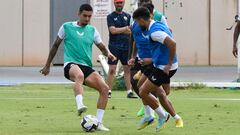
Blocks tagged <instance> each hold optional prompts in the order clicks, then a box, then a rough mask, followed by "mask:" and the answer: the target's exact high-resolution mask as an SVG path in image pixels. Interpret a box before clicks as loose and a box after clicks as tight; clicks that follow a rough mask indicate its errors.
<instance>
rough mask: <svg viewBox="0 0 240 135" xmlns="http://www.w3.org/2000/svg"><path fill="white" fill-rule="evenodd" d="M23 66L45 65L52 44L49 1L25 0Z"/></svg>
mask: <svg viewBox="0 0 240 135" xmlns="http://www.w3.org/2000/svg"><path fill="white" fill-rule="evenodd" d="M23 13H24V17H23V18H24V26H23V34H24V35H23V65H24V66H32V65H43V64H45V62H46V59H47V56H48V52H49V43H50V16H49V14H50V4H49V0H24V12H23Z"/></svg>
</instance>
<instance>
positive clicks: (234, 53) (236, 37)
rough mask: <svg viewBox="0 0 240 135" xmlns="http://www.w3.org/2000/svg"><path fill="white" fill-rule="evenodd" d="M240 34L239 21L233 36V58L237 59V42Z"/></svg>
mask: <svg viewBox="0 0 240 135" xmlns="http://www.w3.org/2000/svg"><path fill="white" fill-rule="evenodd" d="M239 33H240V22H239V21H238V23H237V25H236V27H235V30H234V35H233V50H232V53H233V56H234V57H236V58H237V56H238V49H237V40H238V36H239Z"/></svg>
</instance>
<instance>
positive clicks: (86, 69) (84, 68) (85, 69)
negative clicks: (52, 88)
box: [64, 62, 95, 80]
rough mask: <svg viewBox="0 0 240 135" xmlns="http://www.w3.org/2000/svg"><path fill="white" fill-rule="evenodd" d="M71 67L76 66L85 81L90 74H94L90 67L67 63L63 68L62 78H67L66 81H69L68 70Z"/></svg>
mask: <svg viewBox="0 0 240 135" xmlns="http://www.w3.org/2000/svg"><path fill="white" fill-rule="evenodd" d="M73 65H77V66H78V67H79V68H80V69H81V70H82V72H83V75H84V79H86V78H87V77H88V76H89V75H90V74H92V73H93V72H95V70H94V69H92V68H91V67H88V66H84V65H80V64H76V63H72V62H71V63H68V64H67V65H66V66H65V67H64V76H65V78H67V79H68V80H70V75H69V70H70V68H71V67H72V66H73Z"/></svg>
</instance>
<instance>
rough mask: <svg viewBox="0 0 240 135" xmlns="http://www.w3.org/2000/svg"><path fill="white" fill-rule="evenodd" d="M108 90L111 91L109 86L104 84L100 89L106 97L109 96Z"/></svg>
mask: <svg viewBox="0 0 240 135" xmlns="http://www.w3.org/2000/svg"><path fill="white" fill-rule="evenodd" d="M108 91H109V87H108V86H107V85H104V86H102V87H101V89H100V94H101V95H102V96H104V97H108Z"/></svg>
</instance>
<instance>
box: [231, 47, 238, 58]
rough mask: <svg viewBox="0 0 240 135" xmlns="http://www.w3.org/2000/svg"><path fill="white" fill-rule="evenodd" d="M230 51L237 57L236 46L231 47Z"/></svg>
mask: <svg viewBox="0 0 240 135" xmlns="http://www.w3.org/2000/svg"><path fill="white" fill-rule="evenodd" d="M232 53H233V56H234V57H235V58H237V57H238V48H237V47H236V46H234V47H233V50H232Z"/></svg>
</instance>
